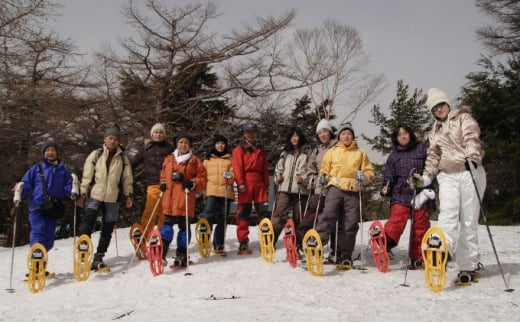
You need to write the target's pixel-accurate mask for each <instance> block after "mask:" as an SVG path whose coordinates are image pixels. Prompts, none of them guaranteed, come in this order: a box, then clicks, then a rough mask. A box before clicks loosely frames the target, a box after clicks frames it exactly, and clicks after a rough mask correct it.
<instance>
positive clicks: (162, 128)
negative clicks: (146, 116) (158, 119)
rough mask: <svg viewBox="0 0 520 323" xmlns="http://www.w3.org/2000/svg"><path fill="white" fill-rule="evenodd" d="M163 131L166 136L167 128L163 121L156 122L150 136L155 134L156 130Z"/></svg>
mask: <svg viewBox="0 0 520 323" xmlns="http://www.w3.org/2000/svg"><path fill="white" fill-rule="evenodd" d="M157 130H159V131H161V132H162V133H163V135H164V136H166V130H165V129H164V126H163V124H162V123H156V124H154V125H153V127H152V129H151V130H150V137H151V136H152V135H153V133H154V132H155V131H157Z"/></svg>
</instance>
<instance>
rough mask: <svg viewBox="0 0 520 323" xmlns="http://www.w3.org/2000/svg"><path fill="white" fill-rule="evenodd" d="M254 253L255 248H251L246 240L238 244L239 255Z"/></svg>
mask: <svg viewBox="0 0 520 323" xmlns="http://www.w3.org/2000/svg"><path fill="white" fill-rule="evenodd" d="M252 253H253V250H251V249H249V247H248V245H247V242H246V241H242V242H240V245H239V246H238V252H237V254H239V255H250V254H252Z"/></svg>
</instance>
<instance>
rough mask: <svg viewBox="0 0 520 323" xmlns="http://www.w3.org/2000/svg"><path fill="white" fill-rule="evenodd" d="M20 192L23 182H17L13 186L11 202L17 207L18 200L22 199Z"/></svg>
mask: <svg viewBox="0 0 520 323" xmlns="http://www.w3.org/2000/svg"><path fill="white" fill-rule="evenodd" d="M22 192H23V182H18V183H16V185H15V186H14V196H13V203H14V205H15V207H18V205H20V202H21V201H22Z"/></svg>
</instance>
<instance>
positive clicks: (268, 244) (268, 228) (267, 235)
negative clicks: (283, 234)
mask: <svg viewBox="0 0 520 323" xmlns="http://www.w3.org/2000/svg"><path fill="white" fill-rule="evenodd" d="M258 241H260V253H261V255H262V259H264V260H265V261H266V262H268V263H270V264H272V263H273V261H274V256H275V250H274V229H273V224H272V223H271V220H269V219H268V218H263V219H262V221H260V223H259V224H258Z"/></svg>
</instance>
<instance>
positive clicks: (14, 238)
mask: <svg viewBox="0 0 520 323" xmlns="http://www.w3.org/2000/svg"><path fill="white" fill-rule="evenodd" d="M17 220H18V206H15V208H14V222H13V243H12V246H11V271H10V274H9V288H7V289H6V290H7V291H8V292H9V293H14V292H15V289H14V288H13V264H14V247H15V245H16V222H17Z"/></svg>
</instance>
